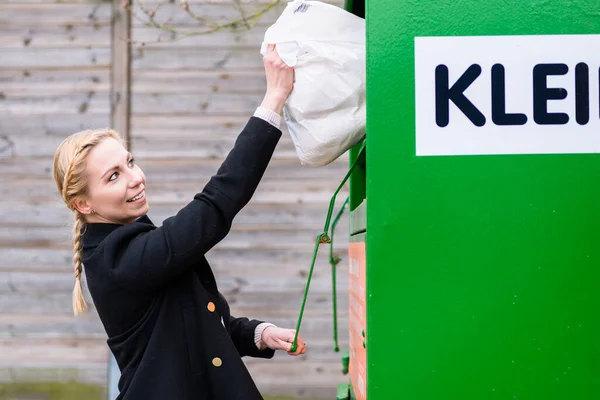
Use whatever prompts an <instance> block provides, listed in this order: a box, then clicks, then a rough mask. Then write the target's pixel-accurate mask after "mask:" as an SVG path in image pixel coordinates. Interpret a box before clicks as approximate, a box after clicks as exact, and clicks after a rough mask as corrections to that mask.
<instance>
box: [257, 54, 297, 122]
mask: <svg viewBox="0 0 600 400" xmlns="http://www.w3.org/2000/svg"><path fill="white" fill-rule="evenodd" d="M263 64H264V65H265V74H266V76H267V93H266V94H265V98H264V99H263V102H262V104H261V106H262V107H265V108H268V109H270V110H272V111H275V112H276V113H277V114H279V115H281V114H282V112H283V105H284V104H285V101H286V100H287V98H288V96H289V95H290V93H291V92H292V89H293V88H294V69H293V68H291V67H288V66H287V64H286V63H285V62H283V60H282V59H281V57H279V54H277V50H276V49H275V45H274V44H270V45H268V47H267V53H266V54H265V56H264V57H263Z"/></svg>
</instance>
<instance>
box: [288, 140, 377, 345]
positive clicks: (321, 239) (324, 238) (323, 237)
mask: <svg viewBox="0 0 600 400" xmlns="http://www.w3.org/2000/svg"><path fill="white" fill-rule="evenodd" d="M366 145H367V141H366V140H364V141H363V143H362V145H361V147H360V150H359V151H358V155H357V157H356V160H354V162H353V163H352V166H351V167H350V169H349V170H348V173H347V174H346V176H345V177H344V179H343V180H342V182H341V183H340V184H339V186H338V188H337V189H336V191H335V192H334V193H333V196H332V197H331V200H330V201H329V210H328V211H327V218H326V219H325V226H324V227H323V232H321V233H320V234H318V235H317V240H316V243H315V249H314V251H313V257H312V262H311V264H310V269H309V271H308V278H307V279H306V286H305V288H304V297H303V298H302V306H301V307H300V315H299V316H298V322H297V324H296V334H295V335H294V341H293V342H292V347H291V349H290V351H291V352H292V353H293V352H295V351H296V350H298V334H299V333H300V324H301V323H302V316H303V315H304V307H305V306H306V298H307V297H308V289H309V288H310V281H311V279H312V274H313V270H314V268H315V261H316V260H317V253H318V252H319V245H320V244H321V243H330V242H331V239H330V238H329V235H327V232H328V231H329V224H330V223H331V214H333V207H334V205H335V199H336V197H337V195H338V193H339V191H340V190H342V187H343V186H344V184H345V183H346V181H347V180H348V178H349V177H350V175H352V172H353V171H354V168H356V166H357V165H358V160H360V158H361V155H362V153H363V152H364V151H365V148H366Z"/></svg>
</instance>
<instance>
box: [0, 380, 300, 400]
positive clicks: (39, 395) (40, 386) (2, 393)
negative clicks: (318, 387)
mask: <svg viewBox="0 0 600 400" xmlns="http://www.w3.org/2000/svg"><path fill="white" fill-rule="evenodd" d="M81 399H85V400H106V390H105V389H104V388H102V387H100V386H94V385H83V384H79V383H10V384H0V400H81ZM265 400H295V399H294V398H293V397H285V396H265ZM303 400H309V399H303Z"/></svg>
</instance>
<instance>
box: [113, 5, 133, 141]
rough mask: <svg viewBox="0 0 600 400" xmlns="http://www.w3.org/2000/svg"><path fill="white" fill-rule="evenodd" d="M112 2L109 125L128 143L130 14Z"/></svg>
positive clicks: (129, 112) (129, 120) (129, 117)
mask: <svg viewBox="0 0 600 400" xmlns="http://www.w3.org/2000/svg"><path fill="white" fill-rule="evenodd" d="M121 3H122V2H121V0H113V1H112V5H113V7H112V8H113V28H112V40H111V41H112V69H111V77H112V81H111V87H112V91H111V100H110V104H111V125H112V127H113V128H114V129H116V130H117V132H119V133H120V134H121V136H123V138H125V140H126V142H127V143H129V139H130V136H129V134H130V123H131V46H130V44H129V39H130V37H131V14H130V13H128V12H127V11H126V10H125V9H123V7H122V5H121Z"/></svg>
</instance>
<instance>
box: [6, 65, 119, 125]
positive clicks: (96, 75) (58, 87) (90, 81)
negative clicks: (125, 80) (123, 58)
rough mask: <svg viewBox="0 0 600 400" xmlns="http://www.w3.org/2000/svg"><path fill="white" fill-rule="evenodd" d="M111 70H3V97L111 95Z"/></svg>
mask: <svg viewBox="0 0 600 400" xmlns="http://www.w3.org/2000/svg"><path fill="white" fill-rule="evenodd" d="M109 90H110V70H109V69H108V68H96V69H90V70H79V71H77V72H75V73H74V72H73V71H70V70H47V71H44V70H34V71H27V70H25V69H15V70H0V93H2V96H3V97H9V98H10V97H46V96H49V95H67V94H72V93H89V92H92V91H93V92H95V93H108V92H109ZM3 122H4V121H0V124H1V123H3Z"/></svg>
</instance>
